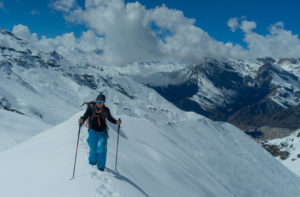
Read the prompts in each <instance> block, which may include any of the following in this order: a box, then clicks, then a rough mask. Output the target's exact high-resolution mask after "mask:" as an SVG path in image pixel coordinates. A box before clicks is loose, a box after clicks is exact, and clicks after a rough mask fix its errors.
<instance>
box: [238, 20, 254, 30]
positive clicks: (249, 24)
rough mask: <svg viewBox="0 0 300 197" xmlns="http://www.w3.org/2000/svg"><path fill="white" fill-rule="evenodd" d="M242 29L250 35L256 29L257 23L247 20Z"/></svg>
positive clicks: (244, 21) (241, 26)
mask: <svg viewBox="0 0 300 197" xmlns="http://www.w3.org/2000/svg"><path fill="white" fill-rule="evenodd" d="M240 28H241V30H242V31H243V32H245V33H249V32H251V31H252V30H253V29H255V28H256V23H255V22H254V21H247V20H243V21H242V23H241V25H240Z"/></svg>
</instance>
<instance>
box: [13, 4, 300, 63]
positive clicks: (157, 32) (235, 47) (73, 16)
mask: <svg viewBox="0 0 300 197" xmlns="http://www.w3.org/2000/svg"><path fill="white" fill-rule="evenodd" d="M52 7H53V8H54V9H56V10H59V11H62V12H63V13H64V17H65V20H66V21H68V22H71V23H76V24H82V25H85V26H86V28H87V29H88V30H87V31H85V32H83V33H82V35H81V36H80V37H75V36H74V33H72V32H71V33H65V34H63V35H61V36H57V37H55V38H46V37H45V36H43V37H42V38H41V39H40V40H38V39H37V36H36V34H31V33H30V31H29V29H28V27H26V26H22V25H18V26H15V27H14V29H13V32H14V33H16V34H17V35H19V36H20V37H22V38H24V39H27V40H33V41H35V43H36V45H37V46H38V47H40V48H41V49H43V50H46V51H52V50H56V51H58V52H59V53H61V54H62V55H64V56H65V57H67V58H69V60H70V61H72V62H74V63H78V62H86V63H91V64H112V65H113V64H127V63H132V62H137V61H177V62H184V63H191V64H197V63H199V62H200V61H201V60H202V59H203V58H205V57H214V58H217V57H226V58H227V57H229V58H248V57H264V56H272V57H275V58H276V57H299V54H300V41H299V38H298V35H296V34H293V33H292V32H291V31H289V30H286V29H284V23H283V22H277V23H276V24H273V25H270V27H269V29H268V30H269V33H267V34H266V35H261V34H258V33H256V32H255V28H256V22H255V21H249V20H247V19H246V18H245V17H241V18H237V17H233V18H230V19H229V20H228V22H227V25H228V26H229V27H230V29H231V31H233V32H235V31H236V30H237V29H240V30H241V31H242V33H243V35H244V42H245V43H246V44H247V47H248V48H247V49H245V48H244V47H242V46H240V45H239V44H235V43H232V42H228V43H223V42H220V41H217V40H215V39H213V38H212V37H211V36H210V35H209V34H208V33H207V32H205V31H204V30H203V29H201V28H199V27H197V26H195V20H194V19H191V18H187V17H185V16H184V13H183V12H182V11H180V10H176V9H169V8H168V7H167V6H166V5H162V6H158V7H156V8H153V9H146V8H145V7H144V6H143V5H142V4H140V3H139V2H135V3H125V2H124V1H123V0H86V1H85V5H84V7H80V6H79V5H77V4H76V1H75V0H58V1H54V2H52Z"/></svg>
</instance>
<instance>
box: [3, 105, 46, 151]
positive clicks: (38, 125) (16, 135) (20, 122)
mask: <svg viewBox="0 0 300 197" xmlns="http://www.w3.org/2000/svg"><path fill="white" fill-rule="evenodd" d="M0 120H1V129H0V139H1V145H0V151H2V150H5V149H8V148H10V147H13V146H15V145H17V144H19V143H21V142H23V141H25V140H27V139H29V138H31V137H32V136H34V135H36V134H38V133H40V132H42V131H44V130H45V129H48V128H50V125H49V124H46V123H44V122H42V121H39V120H37V119H34V118H31V117H28V116H24V115H21V114H17V113H13V112H10V111H5V110H0Z"/></svg>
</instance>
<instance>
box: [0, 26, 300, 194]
mask: <svg viewBox="0 0 300 197" xmlns="http://www.w3.org/2000/svg"><path fill="white" fill-rule="evenodd" d="M0 40H8V41H6V42H0V43H6V44H3V45H1V47H0V50H1V51H0V72H1V79H0V96H1V105H0V106H1V109H0V116H1V118H0V128H1V129H0V134H1V138H0V140H1V142H0V144H1V150H2V151H1V152H0V161H1V162H0V174H1V176H0V185H1V190H0V196H12V197H14V196H30V197H34V196H38V197H40V196H63V197H65V196H132V197H135V196H209V197H212V196H275V197H276V196H280V197H282V196H291V197H292V196H297V195H298V194H299V192H300V187H299V185H300V179H299V177H298V176H296V175H295V174H293V173H292V172H290V171H289V170H288V169H286V168H285V167H284V166H283V165H282V164H281V163H280V162H278V161H277V160H276V159H274V158H273V157H272V156H271V155H270V154H269V153H267V152H266V151H265V150H264V149H263V148H262V147H261V146H260V145H259V144H257V143H256V142H255V141H253V140H252V139H251V138H250V137H249V136H247V135H246V134H244V133H243V132H241V130H240V129H238V128H236V127H234V126H232V125H230V124H228V123H224V122H214V121H212V120H209V119H207V118H206V117H204V116H202V115H199V114H196V113H194V112H185V111H183V110H181V109H179V108H177V107H176V106H175V105H174V104H172V103H171V102H169V101H168V100H167V99H165V98H164V97H162V96H161V95H160V94H159V93H158V92H157V89H155V88H153V87H154V86H163V85H168V84H173V85H174V86H175V85H177V84H178V83H180V84H181V83H182V82H184V81H185V80H186V79H187V76H190V75H192V76H191V81H192V82H194V81H193V80H196V79H200V78H197V76H198V75H197V73H194V72H191V70H190V68H189V67H188V65H181V64H174V63H169V64H166V63H157V62H151V63H136V64H131V65H127V66H115V67H108V66H103V65H73V64H72V63H70V62H69V61H67V60H66V59H65V58H64V57H63V56H61V55H60V54H58V53H57V52H50V53H48V52H43V51H37V52H32V51H31V52H30V51H29V50H30V48H31V46H30V43H26V42H23V41H22V40H20V39H18V38H16V37H15V36H14V35H13V34H11V33H9V32H7V31H5V30H1V33H0ZM7 43H9V44H7ZM33 51H34V50H33ZM192 68H193V67H192ZM249 69H250V68H249ZM251 69H252V68H251ZM249 72H250V71H249ZM197 82H198V81H197ZM208 82H209V81H208V80H207V84H206V85H207V86H205V87H206V88H207V89H206V90H209V87H210V86H208V85H209V83H208ZM145 84H147V85H145ZM210 84H212V82H211V83H210ZM188 85H189V84H188ZM188 87H190V86H188ZM212 90H213V89H212ZM98 92H104V94H105V95H106V97H107V103H106V105H107V106H108V107H109V108H110V110H111V112H112V114H113V116H115V117H116V118H118V117H121V119H122V120H123V124H122V129H121V138H120V145H119V159H118V161H119V163H118V170H119V173H117V172H116V171H114V162H115V151H116V139H117V136H116V135H117V134H116V127H115V125H109V126H110V131H109V135H110V138H109V145H108V165H107V168H106V170H105V172H100V171H97V170H96V169H95V167H93V166H90V165H89V164H88V162H87V157H88V145H87V143H86V139H87V134H88V133H87V130H86V129H84V128H82V131H81V137H80V146H79V154H78V161H77V168H76V178H75V180H73V181H71V180H69V179H70V178H71V175H72V170H73V162H74V154H75V146H76V140H77V132H78V123H77V119H78V118H79V117H80V116H81V115H82V114H83V113H84V107H82V108H80V107H79V106H80V104H81V103H83V102H84V101H89V100H94V99H95V97H96V95H97V94H98ZM175 92H176V91H175ZM212 92H213V93H214V91H212ZM225 92H226V91H225ZM227 93H228V92H227ZM187 94H190V93H189V92H187ZM179 96H182V95H179ZM175 98H176V97H175ZM176 99H177V98H176ZM70 117H71V118H70ZM58 123H60V124H58ZM57 124H58V125H57ZM12 130H13V131H12ZM37 133H39V134H37ZM11 134H13V135H11ZM34 135H35V136H34ZM33 136H34V137H33ZM8 148H9V149H8ZM4 149H5V150H4ZM16 186H18V187H17V189H16Z"/></svg>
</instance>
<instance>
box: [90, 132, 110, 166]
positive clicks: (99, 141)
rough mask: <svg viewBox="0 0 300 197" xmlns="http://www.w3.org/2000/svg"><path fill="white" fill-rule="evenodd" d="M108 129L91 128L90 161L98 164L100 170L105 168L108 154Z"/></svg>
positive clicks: (92, 163)
mask: <svg viewBox="0 0 300 197" xmlns="http://www.w3.org/2000/svg"><path fill="white" fill-rule="evenodd" d="M107 138H108V135H107V131H102V132H97V131H95V130H93V129H89V137H88V139H87V142H88V144H89V146H90V155H89V163H90V164H91V165H96V164H97V168H98V169H99V170H104V168H105V164H106V154H107Z"/></svg>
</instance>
